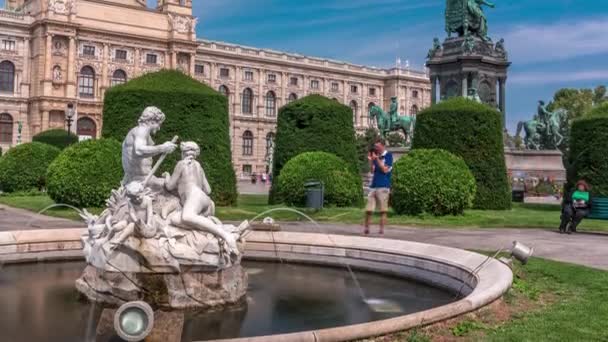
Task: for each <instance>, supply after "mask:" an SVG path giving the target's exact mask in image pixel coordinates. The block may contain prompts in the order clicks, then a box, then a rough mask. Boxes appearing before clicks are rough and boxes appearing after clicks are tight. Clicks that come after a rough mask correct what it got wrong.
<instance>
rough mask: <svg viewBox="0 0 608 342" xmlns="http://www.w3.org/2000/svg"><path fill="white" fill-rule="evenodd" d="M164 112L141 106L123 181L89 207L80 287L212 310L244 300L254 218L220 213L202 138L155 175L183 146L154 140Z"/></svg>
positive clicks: (115, 299)
mask: <svg viewBox="0 0 608 342" xmlns="http://www.w3.org/2000/svg"><path fill="white" fill-rule="evenodd" d="M164 119H165V115H164V114H163V113H162V111H160V110H159V109H158V108H155V107H148V108H146V109H145V110H144V111H143V113H142V115H141V117H140V118H139V121H138V125H137V126H136V127H134V128H133V129H131V131H130V132H129V133H128V134H127V136H126V138H125V140H124V141H123V144H122V165H123V170H124V178H123V180H122V182H121V186H120V187H119V188H118V189H115V190H113V191H112V194H111V197H110V198H109V199H108V200H107V208H106V209H105V210H104V211H103V212H102V213H101V214H100V215H99V216H95V215H92V214H90V213H88V212H86V211H84V213H83V215H82V216H83V218H84V219H85V221H86V222H87V226H88V229H87V232H86V233H85V234H84V235H83V236H82V241H83V243H84V255H85V257H86V261H87V264H88V265H87V267H86V268H85V270H84V272H83V274H82V276H81V277H80V278H79V279H78V280H77V281H76V287H77V289H78V290H79V291H80V292H81V293H82V294H84V295H85V296H87V297H88V298H89V299H90V300H92V301H95V302H101V303H104V304H109V305H121V304H123V303H126V302H129V301H136V300H144V301H146V302H147V303H149V304H150V305H152V306H154V307H157V308H166V309H210V308H216V307H223V306H227V305H230V304H235V303H239V302H241V300H242V299H243V298H244V296H245V293H246V290H247V273H246V272H245V271H244V270H243V268H242V267H241V256H242V253H243V250H244V239H243V234H244V232H245V231H247V230H248V229H249V223H248V222H247V221H244V222H243V223H241V224H240V225H239V226H238V227H235V226H233V225H229V224H223V223H222V222H221V221H220V220H219V219H217V218H216V217H215V216H214V214H215V205H214V203H213V201H212V200H211V198H210V197H209V195H210V194H211V188H210V186H209V183H208V182H207V179H206V177H205V172H204V170H203V168H202V166H201V165H200V163H199V162H198V161H197V160H196V158H197V157H198V155H199V153H200V149H199V147H198V145H197V144H196V143H194V142H182V143H181V144H180V146H179V147H180V149H181V153H182V159H181V160H180V161H179V162H178V163H177V164H176V166H175V169H174V172H173V174H169V173H164V174H163V175H162V177H156V176H155V175H154V173H155V172H156V171H157V170H158V167H159V166H160V165H161V164H162V162H163V161H164V159H165V157H166V156H167V155H168V154H170V153H173V152H174V151H175V150H176V149H177V147H178V146H177V144H176V143H177V137H175V138H174V139H173V140H172V141H170V142H165V143H164V144H161V145H154V142H153V141H152V138H151V137H152V135H154V134H155V133H156V132H158V130H159V129H160V127H161V125H162V123H163V121H164ZM154 157H158V160H157V161H156V163H155V164H154V165H153V158H154Z"/></svg>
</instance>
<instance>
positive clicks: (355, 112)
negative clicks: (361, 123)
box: [350, 100, 358, 126]
mask: <svg viewBox="0 0 608 342" xmlns="http://www.w3.org/2000/svg"><path fill="white" fill-rule="evenodd" d="M357 107H358V106H357V101H355V100H352V101H350V109H352V111H353V123H354V124H355V126H356V125H357V112H358V108H357Z"/></svg>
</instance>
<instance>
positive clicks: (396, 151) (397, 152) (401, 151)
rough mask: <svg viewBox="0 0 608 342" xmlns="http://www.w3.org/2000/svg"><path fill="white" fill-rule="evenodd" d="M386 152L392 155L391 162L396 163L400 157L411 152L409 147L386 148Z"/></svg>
mask: <svg viewBox="0 0 608 342" xmlns="http://www.w3.org/2000/svg"><path fill="white" fill-rule="evenodd" d="M386 150H387V151H389V152H390V153H391V154H392V155H393V162H396V161H397V160H399V159H400V158H401V157H403V156H404V155H406V154H408V152H409V151H410V150H411V147H387V148H386Z"/></svg>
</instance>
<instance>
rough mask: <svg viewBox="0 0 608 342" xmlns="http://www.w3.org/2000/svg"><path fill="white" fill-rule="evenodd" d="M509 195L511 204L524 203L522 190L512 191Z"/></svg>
mask: <svg viewBox="0 0 608 342" xmlns="http://www.w3.org/2000/svg"><path fill="white" fill-rule="evenodd" d="M511 194H512V201H513V202H517V203H524V197H525V196H524V194H525V192H524V191H523V190H513V191H512V192H511Z"/></svg>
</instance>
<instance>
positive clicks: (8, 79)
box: [0, 61, 15, 93]
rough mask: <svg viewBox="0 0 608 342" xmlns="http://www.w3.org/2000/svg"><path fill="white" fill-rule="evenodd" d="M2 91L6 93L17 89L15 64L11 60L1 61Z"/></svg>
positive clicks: (0, 80)
mask: <svg viewBox="0 0 608 342" xmlns="http://www.w3.org/2000/svg"><path fill="white" fill-rule="evenodd" d="M0 91H1V92H6V93H12V92H14V91H15V65H14V64H13V63H11V62H9V61H4V62H2V63H0Z"/></svg>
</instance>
